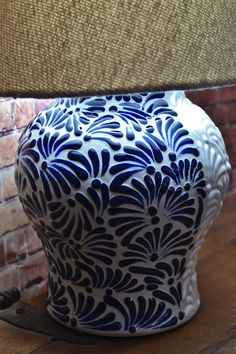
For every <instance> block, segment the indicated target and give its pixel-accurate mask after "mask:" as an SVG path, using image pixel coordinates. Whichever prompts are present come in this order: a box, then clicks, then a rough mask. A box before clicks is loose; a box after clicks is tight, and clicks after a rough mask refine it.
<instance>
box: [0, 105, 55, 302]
mask: <svg viewBox="0 0 236 354" xmlns="http://www.w3.org/2000/svg"><path fill="white" fill-rule="evenodd" d="M48 103H49V100H33V99H11V98H0V291H2V290H6V289H8V288H10V287H12V286H17V287H18V288H19V289H20V290H21V293H22V297H23V299H24V300H26V301H27V299H29V298H31V297H32V296H37V295H38V294H39V293H40V292H42V291H44V290H45V288H46V279H47V265H46V262H45V257H44V253H43V250H42V245H41V242H40V240H39V239H38V237H37V236H36V234H35V232H34V230H33V229H32V227H31V226H30V225H29V221H28V219H27V217H26V216H25V214H24V212H23V210H22V207H21V205H20V202H19V199H18V196H17V189H16V185H15V181H14V160H15V153H16V149H17V146H18V138H19V136H20V134H21V132H22V131H23V129H24V127H25V126H26V125H27V124H28V123H29V121H30V120H31V118H32V117H33V116H34V115H35V114H36V113H37V112H39V111H40V110H41V109H43V108H44V107H45V106H46V105H47V104H48Z"/></svg>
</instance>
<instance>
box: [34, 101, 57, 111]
mask: <svg viewBox="0 0 236 354" xmlns="http://www.w3.org/2000/svg"><path fill="white" fill-rule="evenodd" d="M52 101H53V100H52V99H49V98H48V99H36V100H35V101H34V104H35V114H38V113H39V112H41V111H43V110H44V109H45V108H47V107H48V106H49V105H50V104H51V103H52Z"/></svg>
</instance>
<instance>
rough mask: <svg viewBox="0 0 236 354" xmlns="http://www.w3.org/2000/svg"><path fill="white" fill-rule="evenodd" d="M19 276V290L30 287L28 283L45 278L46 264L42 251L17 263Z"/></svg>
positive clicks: (46, 274)
mask: <svg viewBox="0 0 236 354" xmlns="http://www.w3.org/2000/svg"><path fill="white" fill-rule="evenodd" d="M19 276H20V286H21V290H23V289H25V288H27V287H30V284H31V283H33V282H34V281H35V280H37V279H39V278H40V279H41V278H42V279H46V278H47V276H48V266H47V261H46V257H45V255H44V252H43V251H40V252H38V253H36V254H34V255H31V256H28V257H27V258H26V260H25V261H22V262H21V263H20V264H19Z"/></svg>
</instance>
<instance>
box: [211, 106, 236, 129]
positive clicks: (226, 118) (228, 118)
mask: <svg viewBox="0 0 236 354" xmlns="http://www.w3.org/2000/svg"><path fill="white" fill-rule="evenodd" d="M212 119H213V121H214V122H215V123H216V124H218V125H223V124H227V123H228V124H234V123H236V102H235V103H222V104H218V105H216V106H215V107H214V110H213V114H212Z"/></svg>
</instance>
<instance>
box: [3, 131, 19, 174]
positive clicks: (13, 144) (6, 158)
mask: <svg viewBox="0 0 236 354" xmlns="http://www.w3.org/2000/svg"><path fill="white" fill-rule="evenodd" d="M19 137H20V133H13V134H9V135H5V136H2V137H0V168H1V167H5V166H9V165H12V164H13V163H14V162H15V155H16V150H17V147H18V144H19V142H18V140H19Z"/></svg>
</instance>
